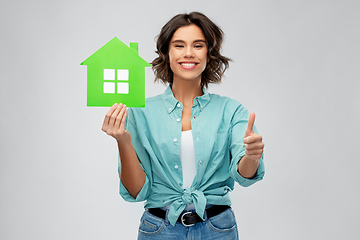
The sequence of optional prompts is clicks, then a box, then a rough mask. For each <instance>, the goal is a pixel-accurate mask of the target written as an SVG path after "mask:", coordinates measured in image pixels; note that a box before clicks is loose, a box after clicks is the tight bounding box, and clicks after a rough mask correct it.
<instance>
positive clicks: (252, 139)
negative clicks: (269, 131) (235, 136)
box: [244, 133, 262, 144]
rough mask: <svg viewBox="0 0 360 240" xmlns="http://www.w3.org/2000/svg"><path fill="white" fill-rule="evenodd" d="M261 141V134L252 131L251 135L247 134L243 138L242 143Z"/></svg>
mask: <svg viewBox="0 0 360 240" xmlns="http://www.w3.org/2000/svg"><path fill="white" fill-rule="evenodd" d="M261 141H262V136H261V135H259V134H257V133H253V134H252V135H251V136H247V137H245V138H244V143H247V144H251V143H255V142H261Z"/></svg>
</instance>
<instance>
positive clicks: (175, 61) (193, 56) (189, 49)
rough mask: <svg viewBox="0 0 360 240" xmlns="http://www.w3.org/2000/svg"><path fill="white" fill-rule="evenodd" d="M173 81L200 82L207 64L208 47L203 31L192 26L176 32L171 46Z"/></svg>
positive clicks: (170, 59)
mask: <svg viewBox="0 0 360 240" xmlns="http://www.w3.org/2000/svg"><path fill="white" fill-rule="evenodd" d="M169 61H170V68H171V70H172V71H173V73H174V79H173V81H174V82H175V81H179V80H180V81H184V80H185V81H199V84H200V82H201V74H202V72H203V71H204V70H205V67H206V63H207V46H206V41H205V37H204V34H203V33H202V30H201V29H200V28H199V27H198V26H196V25H194V24H191V25H189V26H184V27H181V28H179V29H178V30H176V31H175V33H174V35H173V36H172V38H171V41H170V45H169Z"/></svg>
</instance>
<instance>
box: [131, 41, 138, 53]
mask: <svg viewBox="0 0 360 240" xmlns="http://www.w3.org/2000/svg"><path fill="white" fill-rule="evenodd" d="M130 48H131V49H134V50H135V51H136V53H137V54H139V50H138V43H137V42H131V43H130Z"/></svg>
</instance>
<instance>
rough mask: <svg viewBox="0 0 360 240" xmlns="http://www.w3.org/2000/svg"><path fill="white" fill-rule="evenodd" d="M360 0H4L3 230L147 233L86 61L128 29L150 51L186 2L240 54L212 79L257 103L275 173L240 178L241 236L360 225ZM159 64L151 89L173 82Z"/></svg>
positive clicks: (50, 235)
mask: <svg viewBox="0 0 360 240" xmlns="http://www.w3.org/2000/svg"><path fill="white" fill-rule="evenodd" d="M359 7H360V2H359V1H347V0H338V1H335V0H331V1H330V0H323V1H320V0H311V1H310V0H306V1H300V0H298V1H289V0H287V1H285V0H282V1H281V0H266V1H265V0H263V1H259V0H252V1H250V0H246V1H245V0H241V1H225V0H224V1H209V0H206V1H181V2H179V1H159V0H154V1H140V2H138V1H119V0H118V1H109V0H105V1H90V2H89V1H84V0H83V1H69V0H66V1H25V0H20V1H16V0H15V1H6V2H5V1H1V3H0V26H1V29H0V30H1V38H0V44H1V45H0V46H1V54H0V63H1V64H0V79H1V87H0V100H1V105H0V114H1V115H0V116H1V118H0V121H1V129H0V140H1V145H0V239H2V240H8V239H9V240H10V239H11V240H15V239H16V240H17V239H19V240H20V239H21V240H22V239H37V240H42V239H44V240H48V239H52V240H58V239H61V240H63V239H88V240H90V239H109V240H110V239H135V238H136V235H137V227H138V223H139V219H140V216H141V214H142V212H143V207H142V203H137V204H132V203H127V202H125V201H124V200H123V199H122V198H121V197H120V196H119V194H118V184H119V183H118V175H117V150H116V143H115V140H113V139H112V138H110V137H108V136H107V135H106V134H104V133H103V132H102V131H101V124H102V121H103V117H104V115H105V113H106V112H107V110H108V109H107V108H87V107H86V66H80V65H79V64H80V63H81V62H82V61H83V60H84V59H86V58H87V57H88V56H90V55H91V54H92V53H93V52H94V51H95V50H97V49H98V48H100V47H101V46H103V45H104V44H105V43H106V42H108V41H109V40H110V39H112V38H113V37H115V36H117V37H118V38H119V39H121V40H122V41H123V42H124V43H125V44H129V42H131V41H137V42H139V53H140V56H142V57H143V58H144V59H145V60H147V61H149V62H150V61H151V60H152V59H153V58H154V57H155V56H156V55H155V53H154V50H155V37H156V35H157V34H158V33H159V32H160V28H161V27H162V26H163V25H164V24H165V23H166V22H167V21H168V20H169V19H170V18H171V17H172V16H174V15H175V14H178V13H184V12H190V11H194V10H197V11H201V12H203V13H205V14H206V15H208V16H209V17H210V18H211V19H213V20H214V21H215V22H216V23H217V24H218V25H219V26H220V27H221V28H222V29H223V30H224V32H225V33H226V40H225V43H224V46H223V53H224V55H226V56H228V57H231V58H232V59H233V60H234V61H233V62H232V63H231V66H230V69H229V71H228V72H227V74H226V78H225V79H224V81H223V83H222V84H221V85H215V86H211V87H210V90H209V91H210V92H212V93H218V94H221V95H227V96H229V97H232V98H234V99H237V100H238V101H240V102H242V103H243V104H244V105H245V106H246V107H247V108H248V109H249V110H250V111H254V112H255V113H256V114H257V117H256V125H257V127H258V129H259V131H260V133H261V134H262V135H263V137H264V142H265V144H266V147H265V164H266V171H267V172H266V175H265V178H264V180H263V181H261V182H259V183H256V184H255V185H253V186H251V187H249V188H242V187H240V186H236V188H235V191H234V192H233V193H232V200H233V208H234V210H235V212H236V217H237V221H238V225H239V231H240V237H241V239H246V240H251V239H284V240H285V239H286V240H287V239H294V240H297V239H299V240H300V239H360V231H359V229H358V227H359V223H360V221H359V213H360V211H359V210H360V209H359V202H360V195H359V182H360V177H359V174H358V169H359V166H360V163H359V156H358V151H357V149H358V148H359V143H360V137H359V130H360V129H359V122H360V114H359V103H360V96H359V90H360V81H359V77H360V73H359V69H360V68H359V67H360V66H359V63H360V57H359V56H360V52H359V50H360V33H359V22H360V15H359ZM153 79H154V77H153V74H152V71H151V69H149V68H148V69H147V70H146V96H147V97H149V96H153V95H156V94H159V93H162V92H163V91H164V89H165V87H164V86H163V85H161V84H158V83H157V84H154V83H153Z"/></svg>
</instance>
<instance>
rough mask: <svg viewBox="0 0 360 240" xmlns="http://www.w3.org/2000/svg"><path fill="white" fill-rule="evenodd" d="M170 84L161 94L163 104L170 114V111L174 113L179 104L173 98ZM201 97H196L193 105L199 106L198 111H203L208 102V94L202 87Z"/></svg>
mask: <svg viewBox="0 0 360 240" xmlns="http://www.w3.org/2000/svg"><path fill="white" fill-rule="evenodd" d="M171 87H172V84H170V85H169V86H168V87H167V88H166V90H165V92H164V94H163V99H164V103H165V107H166V110H167V112H168V113H171V112H172V111H174V109H175V108H176V106H177V104H178V103H179V101H178V100H177V99H176V98H175V97H174V94H173V92H172V90H171ZM202 90H203V93H204V94H203V95H202V96H199V97H196V98H195V99H194V105H196V104H199V107H200V109H201V110H202V109H204V108H205V107H206V105H207V104H208V103H209V102H210V93H209V92H208V91H207V90H206V88H205V87H203V89H202Z"/></svg>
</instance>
